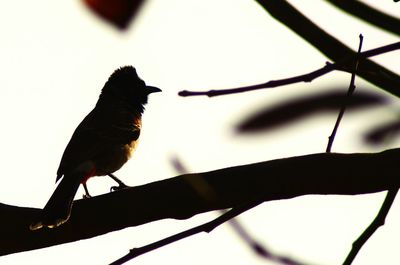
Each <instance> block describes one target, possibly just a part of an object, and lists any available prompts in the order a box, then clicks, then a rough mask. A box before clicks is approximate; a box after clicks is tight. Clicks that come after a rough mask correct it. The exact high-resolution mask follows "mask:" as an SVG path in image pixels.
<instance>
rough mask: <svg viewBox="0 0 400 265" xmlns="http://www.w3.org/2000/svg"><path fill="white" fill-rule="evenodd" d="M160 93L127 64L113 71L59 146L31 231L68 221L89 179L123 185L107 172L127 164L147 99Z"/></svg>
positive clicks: (138, 132)
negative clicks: (48, 190)
mask: <svg viewBox="0 0 400 265" xmlns="http://www.w3.org/2000/svg"><path fill="white" fill-rule="evenodd" d="M160 91H161V90H160V89H159V88H156V87H151V86H146V84H145V82H144V81H143V80H141V79H140V78H139V76H138V75H137V73H136V70H135V68H133V67H132V66H125V67H122V68H119V69H117V70H116V71H115V72H114V73H113V74H112V75H111V76H110V78H109V79H108V81H107V82H106V83H105V85H104V87H103V89H102V91H101V94H100V97H99V100H98V101H97V104H96V106H95V108H94V109H93V110H92V111H91V112H90V113H89V114H88V115H87V116H86V117H85V119H83V121H82V122H81V123H80V124H79V126H78V127H77V128H76V130H75V132H74V134H73V135H72V137H71V140H70V141H69V143H68V145H67V147H66V148H65V151H64V154H63V156H62V158H61V162H60V166H59V168H58V171H57V179H56V181H58V180H59V179H61V182H60V183H59V185H58V186H57V188H56V190H55V191H54V193H53V195H52V196H51V197H50V199H49V201H48V202H47V204H46V206H45V207H44V209H43V211H42V213H41V214H40V219H39V220H38V221H37V222H35V223H32V224H31V226H30V229H31V230H37V229H40V228H42V227H49V228H53V227H57V226H59V225H62V224H63V223H65V222H66V221H68V219H69V217H70V215H71V206H72V201H73V199H74V197H75V194H76V192H77V190H78V187H79V185H80V184H83V187H84V188H85V192H86V196H87V197H90V195H89V192H88V189H87V186H86V181H87V180H88V179H89V178H90V177H93V176H105V175H109V176H110V177H112V178H113V179H114V180H116V181H117V182H118V183H119V186H118V188H123V187H126V185H125V184H123V183H122V182H121V181H120V180H119V179H117V178H116V177H115V176H114V175H112V173H113V172H115V171H117V170H118V169H120V168H121V167H122V166H123V165H124V164H125V162H126V161H128V159H129V158H130V157H131V155H132V153H133V151H134V150H135V148H136V145H137V142H138V138H139V135H140V129H141V118H142V113H143V111H144V105H145V104H146V103H147V97H148V95H149V94H150V93H154V92H160Z"/></svg>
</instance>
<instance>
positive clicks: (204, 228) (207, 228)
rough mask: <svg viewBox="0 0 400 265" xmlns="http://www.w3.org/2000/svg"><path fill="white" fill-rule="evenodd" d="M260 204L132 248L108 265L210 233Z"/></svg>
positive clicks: (252, 204)
mask: <svg viewBox="0 0 400 265" xmlns="http://www.w3.org/2000/svg"><path fill="white" fill-rule="evenodd" d="M260 203H261V201H257V202H253V203H249V204H246V205H242V206H238V207H235V208H232V209H231V210H229V211H227V212H226V213H224V214H222V215H220V216H219V217H217V218H215V219H214V220H212V221H210V222H207V223H205V224H202V225H199V226H196V227H194V228H191V229H188V230H185V231H183V232H181V233H178V234H175V235H172V236H169V237H166V238H164V239H161V240H159V241H157V242H154V243H151V244H148V245H145V246H143V247H139V248H133V249H131V250H130V251H129V253H128V254H126V255H125V256H123V257H121V258H120V259H118V260H116V261H114V262H112V263H110V265H117V264H123V263H125V262H127V261H129V260H131V259H133V258H136V257H138V256H140V255H142V254H145V253H147V252H150V251H153V250H155V249H158V248H160V247H163V246H166V245H168V244H171V243H173V242H175V241H178V240H181V239H184V238H187V237H189V236H192V235H195V234H198V233H200V232H207V233H209V232H211V231H212V230H214V229H215V228H216V227H218V226H219V225H221V224H223V223H225V222H226V221H228V220H230V219H232V218H233V217H235V216H238V215H239V214H241V213H243V212H245V211H247V210H249V209H251V208H253V207H255V206H257V205H259V204H260Z"/></svg>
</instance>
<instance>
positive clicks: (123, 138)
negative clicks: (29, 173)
mask: <svg viewBox="0 0 400 265" xmlns="http://www.w3.org/2000/svg"><path fill="white" fill-rule="evenodd" d="M94 111H95V110H93V111H92V112H90V113H89V114H88V115H87V116H86V117H85V119H84V120H83V121H82V122H81V123H80V124H79V126H78V127H77V128H76V130H75V132H74V133H73V135H72V137H71V140H70V141H69V143H68V145H67V147H66V148H65V151H64V154H63V156H62V158H61V162H60V166H59V168H58V170H57V179H56V181H57V180H58V179H60V178H61V177H62V175H63V174H64V173H66V172H68V171H71V170H74V169H75V167H77V166H79V165H80V164H81V163H83V162H85V161H88V160H91V159H93V158H94V157H96V156H98V155H99V154H103V153H104V152H107V150H108V148H109V147H110V146H124V145H126V144H130V143H131V142H132V141H135V140H137V139H138V138H139V135H140V126H137V127H136V126H131V127H130V128H125V127H118V126H115V125H113V124H112V122H110V121H109V117H107V116H101V117H102V119H99V117H98V115H97V114H96V113H95V112H94Z"/></svg>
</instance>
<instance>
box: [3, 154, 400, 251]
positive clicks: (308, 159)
mask: <svg viewBox="0 0 400 265" xmlns="http://www.w3.org/2000/svg"><path fill="white" fill-rule="evenodd" d="M399 157H400V149H392V150H387V151H384V152H381V153H358V154H338V153H330V154H327V153H320V154H311V155H305V156H298V157H290V158H283V159H277V160H271V161H265V162H260V163H255V164H249V165H243V166H236V167H230V168H225V169H220V170H215V171H209V172H204V173H196V174H185V175H181V176H177V177H174V178H170V179H166V180H162V181H158V182H153V183H150V184H147V185H143V186H138V187H132V188H128V189H124V190H121V191H118V192H113V193H109V194H105V195H101V196H96V197H94V198H91V199H85V200H78V201H76V202H75V203H74V205H73V208H72V216H71V219H70V221H69V222H67V223H66V224H65V225H63V226H61V227H60V228H57V229H42V230H39V231H30V230H29V224H30V223H31V222H32V220H34V219H36V217H37V214H38V213H39V212H40V210H39V209H32V208H24V207H16V206H9V205H5V204H0V215H1V216H2V218H0V234H1V235H2V238H1V240H0V255H6V254H11V253H16V252H21V251H26V250H32V249H38V248H43V247H48V246H52V245H57V244H62V243H67V242H72V241H76V240H80V239H87V238H91V237H95V236H98V235H102V234H105V233H109V232H112V231H116V230H120V229H123V228H126V227H130V226H137V225H141V224H145V223H148V222H152V221H156V220H162V219H166V218H174V219H187V218H190V217H192V216H193V215H196V214H199V213H204V212H207V211H212V210H217V209H228V208H235V207H237V206H240V205H243V204H246V203H250V202H253V201H270V200H280V199H289V198H294V197H296V196H301V195H307V194H347V195H356V194H365V193H373V192H380V191H384V190H389V189H396V188H398V187H399V186H400V178H398V177H397V175H398V172H397V171H398V164H399ZM195 178H201V179H202V180H204V181H207V183H208V184H209V185H210V186H211V187H212V188H213V189H214V190H215V192H216V194H217V195H218V198H217V199H216V200H215V201H213V202H209V201H205V200H204V199H203V198H202V197H201V196H199V195H198V193H197V192H196V191H195V190H193V187H192V186H191V185H190V184H189V183H188V179H195ZM194 181H195V180H194Z"/></svg>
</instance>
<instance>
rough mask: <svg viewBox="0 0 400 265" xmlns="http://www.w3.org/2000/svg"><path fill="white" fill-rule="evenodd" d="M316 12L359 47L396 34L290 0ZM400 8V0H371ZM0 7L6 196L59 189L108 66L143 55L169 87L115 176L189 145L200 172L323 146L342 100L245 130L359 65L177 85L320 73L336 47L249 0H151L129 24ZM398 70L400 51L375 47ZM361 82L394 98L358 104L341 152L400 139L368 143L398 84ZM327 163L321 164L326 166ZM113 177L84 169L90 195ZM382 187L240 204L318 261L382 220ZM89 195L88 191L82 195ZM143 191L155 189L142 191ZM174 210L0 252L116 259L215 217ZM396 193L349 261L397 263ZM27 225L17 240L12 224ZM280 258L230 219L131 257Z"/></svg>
mask: <svg viewBox="0 0 400 265" xmlns="http://www.w3.org/2000/svg"><path fill="white" fill-rule="evenodd" d="M289 2H290V3H291V4H292V5H293V6H295V7H296V8H297V9H298V10H299V11H301V12H302V13H303V14H304V15H306V16H307V17H309V19H311V20H312V21H313V22H315V23H316V24H317V25H319V26H320V27H321V28H323V29H324V30H326V31H327V32H328V33H329V34H332V35H333V36H335V37H336V38H338V39H339V40H340V41H342V42H343V43H345V44H346V45H348V46H349V47H351V48H352V49H354V50H357V47H358V43H359V38H358V36H359V34H360V33H362V34H363V35H364V43H363V50H368V49H372V48H376V47H379V46H383V45H387V44H390V43H393V42H396V41H398V40H399V38H398V36H396V35H394V34H390V33H388V32H384V31H382V30H380V29H377V28H375V27H373V26H370V25H368V24H366V23H365V22H363V21H360V20H358V19H357V18H354V17H351V16H349V15H347V14H345V13H343V12H342V11H340V10H338V9H336V8H334V7H333V6H331V5H330V4H328V3H327V2H325V1H317V0H312V1H294V0H293V1H289ZM362 2H365V3H368V4H370V5H371V6H374V7H376V8H378V9H379V10H382V11H384V12H386V13H388V14H392V15H393V16H396V17H397V18H399V10H400V4H399V3H397V4H396V3H394V2H393V1H389V0H388V1H379V4H378V3H377V1H372V0H370V1H362ZM0 5H1V8H0V29H1V44H0V47H1V48H0V58H1V63H0V68H1V73H2V74H1V75H0V84H1V86H0V92H1V93H0V119H1V123H2V128H1V137H0V146H1V148H0V157H1V158H2V159H1V161H2V168H1V169H2V174H1V176H0V202H1V203H5V204H10V205H16V206H26V207H37V208H42V207H43V206H44V204H45V203H46V201H47V200H48V198H49V196H50V195H51V194H52V192H53V190H54V188H55V177H56V170H57V168H58V165H59V161H60V159H61V155H62V153H63V151H64V148H65V146H66V144H67V143H68V141H69V139H70V137H71V135H72V133H73V131H74V129H75V128H76V126H77V125H78V124H79V122H80V121H81V120H82V119H83V117H84V116H85V115H86V114H87V113H88V112H89V111H90V110H91V109H92V108H93V107H94V105H95V103H96V101H97V98H98V95H99V93H100V90H101V88H102V87H103V85H104V83H105V82H106V80H107V79H108V77H109V75H110V74H111V73H112V72H113V71H114V70H115V69H116V68H118V67H120V66H124V65H133V66H135V67H136V69H137V71H138V74H139V76H141V77H142V78H143V79H144V80H145V81H146V83H147V84H149V85H154V86H158V87H160V88H161V89H162V90H163V93H161V94H154V95H151V96H150V101H149V104H148V105H147V108H146V112H145V114H144V117H143V119H144V120H143V132H142V134H141V142H140V144H139V148H138V150H137V151H136V153H135V154H134V156H133V157H132V159H131V160H130V161H129V163H127V164H126V165H125V166H124V167H123V168H122V169H121V170H120V171H118V172H116V175H117V176H118V177H120V178H121V179H122V180H123V181H124V182H125V183H127V184H128V185H141V184H144V183H149V182H153V181H157V180H162V179H166V178H170V177H173V176H175V175H177V172H176V171H175V169H174V168H173V166H172V164H171V159H172V158H173V157H178V158H180V159H181V161H182V162H183V163H184V164H185V165H186V166H187V167H188V169H189V170H190V171H192V172H200V171H207V170H213V169H218V168H222V167H227V166H234V165H240V164H246V163H251V162H258V161H265V160H269V159H275V158H282V157H289V156H294V155H304V154H310V153H315V152H324V151H325V148H326V144H327V140H328V136H329V135H330V133H331V130H332V127H333V125H334V122H335V120H336V114H333V113H331V114H329V115H327V114H320V115H312V116H311V117H309V118H306V119H303V120H301V121H296V122H293V123H291V124H290V125H288V126H283V127H279V128H276V129H274V130H268V131H261V132H257V133H253V134H252V133H239V132H238V131H237V126H238V125H239V124H240V123H242V122H243V121H244V120H246V118H248V117H249V116H251V115H252V114H254V113H257V112H258V111H260V110H262V109H263V108H266V107H268V106H273V105H274V104H277V102H280V101H282V100H285V99H294V98H296V97H298V96H306V95H313V94H315V93H317V92H323V91H330V90H331V89H333V88H335V89H340V90H342V91H346V90H347V87H348V84H349V82H350V75H349V74H347V73H344V72H332V73H330V74H328V75H325V76H323V77H320V78H318V79H316V80H314V81H313V82H311V83H298V84H293V85H288V86H284V87H278V88H273V89H266V90H259V91H255V92H249V93H242V94H236V95H228V96H220V97H214V98H208V97H186V98H183V97H179V96H178V92H179V91H181V90H184V89H185V90H196V91H206V90H209V89H223V88H231V87H238V86H245V85H252V84H258V83H262V82H266V81H268V80H271V79H280V78H286V77H291V76H295V75H300V74H304V73H308V72H311V71H313V70H316V69H318V68H320V67H322V66H323V65H324V64H325V62H326V61H328V59H327V58H326V57H325V56H324V55H322V54H321V53H320V52H318V51H317V50H316V49H315V48H313V47H312V46H310V45H309V44H308V43H306V42H305V41H303V40H302V39H301V38H300V37H299V36H297V35H295V34H294V33H293V32H291V31H290V30H289V29H288V28H286V27H285V26H283V25H282V24H281V23H279V22H278V21H276V20H274V19H273V18H272V17H271V16H270V15H269V14H268V13H267V12H265V10H264V9H262V8H261V7H260V6H259V5H258V4H257V3H256V2H255V1H250V0H234V1H232V0H218V1H215V0H202V1H197V0H169V1H163V0H148V1H146V2H145V4H144V5H143V6H142V8H141V9H140V12H139V13H138V14H137V16H136V18H135V20H134V21H133V22H132V23H131V24H130V25H129V27H128V28H127V29H126V30H123V31H121V30H118V29H117V28H116V27H114V26H113V25H111V24H109V23H107V22H106V21H104V20H102V19H101V18H99V17H98V16H96V15H95V14H94V13H93V12H91V11H90V10H88V8H87V6H85V5H84V3H82V2H81V1H51V0H39V1H11V2H7V3H1V4H0ZM373 60H374V61H376V62H378V63H380V64H382V65H383V66H385V67H387V68H389V69H391V70H392V71H393V72H396V73H397V74H400V66H399V62H400V52H399V51H395V52H391V53H389V54H384V55H381V56H378V57H374V58H373ZM356 85H357V89H362V90H364V91H367V92H375V93H377V94H379V95H381V96H382V97H385V99H386V101H387V103H386V104H385V105H380V106H375V107H373V108H372V107H371V108H367V109H363V111H354V112H349V113H346V115H345V117H344V120H343V122H342V124H341V127H340V128H339V132H338V134H337V136H336V140H335V143H334V146H333V151H334V152H344V153H347V152H377V151H380V150H385V149H388V148H391V147H398V146H399V139H396V138H394V139H392V141H391V142H384V143H380V144H378V145H371V144H367V143H366V142H365V140H364V136H365V133H366V132H367V131H368V130H370V129H371V128H373V127H374V126H377V125H379V124H383V123H385V122H389V121H394V120H396V119H398V116H399V112H400V106H399V104H398V100H397V98H396V97H394V96H392V95H390V94H388V93H385V92H382V90H380V89H379V88H377V87H375V86H373V85H372V84H370V83H368V82H366V81H364V80H362V79H361V78H358V77H357V78H356ZM321 177H323V176H321ZM111 184H113V183H112V181H111V180H109V179H108V178H94V179H91V180H90V181H89V182H88V185H89V189H90V190H91V193H92V194H102V193H105V192H108V190H109V187H110V185H111ZM384 195H385V193H378V194H370V195H362V196H303V197H299V198H295V199H292V200H285V201H274V202H268V203H264V204H262V205H260V206H259V207H257V208H255V209H253V210H251V211H249V212H246V213H245V214H243V215H241V216H240V217H239V218H238V219H239V220H240V221H241V222H242V223H243V225H244V226H245V227H246V229H247V230H248V232H249V233H250V234H252V235H253V236H254V237H255V238H256V239H258V240H259V241H261V242H262V243H263V244H264V245H265V246H266V247H268V248H269V249H270V250H272V251H274V252H275V253H277V254H280V255H286V256H289V257H291V258H293V259H295V260H298V261H301V262H305V263H307V264H341V262H342V261H343V260H344V258H345V256H346V255H347V253H348V251H349V250H350V247H351V244H352V242H353V241H354V240H355V239H356V238H357V237H358V235H359V234H360V233H361V232H362V231H363V230H364V228H365V227H366V226H367V225H368V224H369V223H370V221H372V219H373V217H374V216H375V215H376V213H377V211H378V210H379V207H380V204H381V202H382V200H383V198H384ZM81 197H82V190H80V191H79V192H78V194H77V198H81ZM132 203H143V202H132ZM217 215H218V213H207V214H203V215H199V216H195V217H193V218H191V219H190V220H183V221H182V220H181V221H178V220H162V221H158V222H154V223H150V224H146V225H142V226H139V227H133V228H129V229H124V230H122V231H118V232H115V233H110V234H106V235H103V236H99V237H96V238H93V239H90V240H83V241H79V242H74V243H70V244H64V245H59V246H55V247H51V248H46V249H41V250H35V251H29V252H24V253H19V254H14V255H8V256H4V257H0V263H1V264H26V263H29V264H54V263H57V264H59V265H61V264H84V263H86V264H107V263H110V262H112V261H113V260H115V259H117V258H119V257H120V256H122V255H124V254H126V253H127V252H128V250H129V249H130V248H133V247H137V246H142V245H144V244H147V243H151V242H153V241H156V240H158V239H161V238H163V237H165V236H169V235H171V234H173V233H176V232H179V231H182V230H184V229H185V228H189V227H192V226H194V225H196V224H200V223H203V222H205V221H208V220H211V219H212V218H215V217H216V216H217ZM399 223H400V205H399V201H396V202H395V204H394V205H393V207H392V209H391V211H390V213H389V216H388V218H387V222H386V224H385V226H384V227H381V228H380V229H379V230H378V232H377V233H376V234H375V235H374V236H373V237H372V238H371V239H370V240H369V241H368V243H367V244H366V245H365V247H364V248H363V249H362V251H361V253H360V254H359V256H358V257H357V259H356V260H355V262H354V263H353V264H385V263H386V264H398V263H400V255H399V252H398V249H397V248H398V247H397V246H398V244H399V242H400V241H399V238H398V235H399V234H400V226H399ZM16 240H20V239H16ZM165 262H168V263H171V264H222V263H223V264H275V263H273V262H269V261H265V260H262V259H260V258H259V257H258V256H256V255H255V254H254V253H253V252H252V251H251V250H250V249H249V248H248V246H246V245H245V244H244V242H243V241H242V240H241V239H240V238H239V237H238V236H237V235H236V234H235V233H234V232H233V231H232V229H231V228H230V227H229V226H228V225H223V226H221V227H219V228H217V229H216V230H215V231H213V232H212V233H210V234H204V233H203V234H199V235H196V236H193V237H190V238H188V239H185V240H182V241H180V242H176V243H174V244H172V245H170V246H167V247H164V248H162V249H159V250H156V251H153V252H151V253H148V254H146V255H143V256H141V257H138V258H137V259H135V260H134V261H131V262H130V263H128V264H133V263H135V264H141V265H144V264H160V263H165Z"/></svg>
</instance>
